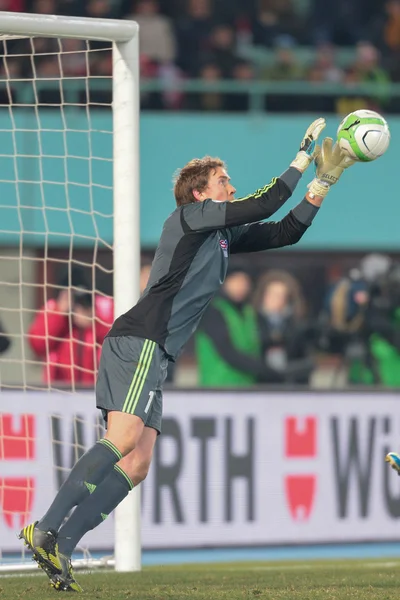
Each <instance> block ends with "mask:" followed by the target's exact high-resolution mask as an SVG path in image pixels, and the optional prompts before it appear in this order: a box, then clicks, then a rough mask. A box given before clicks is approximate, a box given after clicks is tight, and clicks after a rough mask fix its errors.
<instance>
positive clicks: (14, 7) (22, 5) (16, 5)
mask: <svg viewBox="0 0 400 600" xmlns="http://www.w3.org/2000/svg"><path fill="white" fill-rule="evenodd" d="M0 10H6V11H8V12H26V2H25V0H0Z"/></svg>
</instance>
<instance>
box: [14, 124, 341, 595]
mask: <svg viewBox="0 0 400 600" xmlns="http://www.w3.org/2000/svg"><path fill="white" fill-rule="evenodd" d="M324 127H325V120H324V119H322V118H321V119H317V120H316V121H314V122H313V123H312V124H311V125H310V127H309V128H308V129H307V131H306V134H305V136H304V138H303V140H302V142H301V145H300V150H299V152H298V153H297V155H296V157H295V159H294V160H293V162H292V163H291V165H290V167H289V168H288V169H287V170H286V171H285V172H284V173H283V174H282V175H281V176H280V177H277V178H274V179H272V181H271V182H270V183H269V184H268V185H266V186H265V187H263V188H261V189H259V190H257V191H256V192H255V193H254V194H251V195H250V196H246V197H245V198H241V199H238V200H235V192H236V190H235V188H234V187H233V185H232V183H231V181H230V178H229V176H228V173H227V170H226V165H225V164H224V163H223V162H222V161H221V160H220V159H218V158H211V157H209V156H206V157H204V158H202V159H193V160H191V161H190V162H189V163H188V164H187V165H185V166H184V167H183V169H182V170H181V171H180V172H179V173H178V175H177V177H176V180H175V187H174V194H175V199H176V204H177V208H176V210H175V211H174V212H173V213H172V214H171V215H170V216H169V217H168V219H167V220H166V221H165V224H164V228H163V232H162V235H161V239H160V242H159V245H158V248H157V251H156V254H155V257H154V261H153V265H152V269H151V273H150V278H149V282H148V285H147V287H146V289H145V290H144V292H143V294H142V295H141V297H140V299H139V301H138V303H137V304H136V306H134V307H133V308H131V309H130V310H129V311H128V312H127V313H126V314H124V315H122V316H120V317H118V318H117V320H116V321H115V322H114V325H113V326H112V328H111V330H110V332H109V333H108V335H107V337H106V338H105V340H104V343H103V347H102V355H101V361H100V367H99V373H98V378H97V385H96V404H97V407H98V408H99V409H100V410H101V411H102V413H103V416H104V419H105V421H106V423H107V432H106V435H105V437H104V439H102V440H100V441H98V442H97V443H96V444H95V445H94V446H92V448H90V449H89V450H88V451H87V452H86V454H84V455H83V456H82V457H81V458H80V459H79V461H78V462H77V463H76V464H75V466H74V467H73V469H72V470H71V472H70V474H69V477H68V479H67V480H66V481H65V483H64V484H63V485H62V487H61V488H60V490H59V492H58V494H57V495H56V497H55V499H54V501H53V503H52V504H51V506H50V508H49V509H48V511H47V513H46V514H45V515H44V516H43V517H42V518H41V519H40V521H36V522H35V523H32V524H31V525H28V526H26V527H24V529H23V530H22V531H21V533H20V537H21V538H22V539H23V540H24V541H25V543H26V544H27V545H28V547H29V548H30V549H31V550H32V552H33V556H34V559H35V560H36V561H37V562H38V564H39V565H40V566H41V567H42V568H43V570H44V571H45V572H46V574H47V575H48V576H49V578H50V580H51V582H52V585H53V586H54V587H55V588H56V589H59V590H66V591H67V590H75V591H81V588H80V586H79V584H78V583H77V582H76V580H75V578H74V574H73V571H72V567H71V561H70V558H71V555H72V552H73V550H74V548H75V546H76V544H77V543H78V541H79V540H80V539H81V537H82V536H83V535H84V534H85V533H86V532H87V531H89V530H91V529H93V528H94V527H96V526H97V525H99V524H100V523H101V522H102V521H103V519H104V518H106V516H107V515H109V514H110V513H111V512H112V511H113V510H114V508H115V507H116V506H117V505H118V504H119V503H120V502H121V501H122V500H123V499H124V498H125V496H126V495H127V494H128V493H129V491H130V490H131V489H132V488H133V487H134V486H136V485H138V484H139V483H140V482H141V481H143V479H144V478H145V477H146V475H147V471H148V469H149V466H150V462H151V459H152V454H153V448H154V444H155V442H156V439H157V434H158V433H160V432H161V417H162V386H163V382H164V380H165V377H166V374H167V366H168V361H174V359H175V358H176V357H177V355H178V354H179V353H180V351H181V349H182V347H183V346H184V344H185V343H186V341H187V340H188V338H189V337H190V336H191V334H192V333H193V332H194V330H195V329H196V327H197V326H198V324H199V321H200V319H201V316H202V314H203V313H204V311H205V309H206V308H207V306H208V304H209V302H210V300H211V299H212V297H213V296H214V294H215V293H216V292H217V290H218V288H219V287H220V285H221V283H222V282H223V281H224V278H225V276H226V272H227V268H228V262H229V255H230V254H237V253H240V252H258V251H261V250H268V249H270V248H281V247H283V246H288V245H290V244H295V243H296V242H298V241H299V240H300V239H301V237H302V236H303V234H304V233H305V231H306V230H307V228H308V227H309V226H310V225H311V223H312V221H313V219H314V217H315V216H316V214H317V212H318V209H319V207H320V206H321V204H322V201H323V199H324V197H325V196H326V195H327V194H328V192H329V190H330V188H331V186H332V185H334V184H336V183H337V181H338V179H339V177H340V176H341V175H342V173H343V171H344V170H345V169H346V168H347V167H348V166H350V165H351V164H352V161H351V160H350V159H348V158H346V157H345V156H344V155H343V154H342V152H341V150H340V149H339V147H338V146H337V145H335V146H334V147H332V140H331V139H330V138H327V139H325V140H324V142H323V144H322V151H321V150H320V148H319V147H318V146H316V141H317V139H318V136H319V135H320V133H321V131H322V130H323V128H324ZM314 159H315V161H316V177H315V178H314V179H313V180H312V181H311V183H310V184H309V186H308V188H309V189H308V192H307V193H306V195H305V197H304V198H303V200H302V201H301V202H300V203H299V204H298V205H297V206H296V207H295V208H294V209H293V210H291V211H290V212H289V213H288V214H287V215H286V216H285V217H284V218H283V219H282V220H281V221H278V222H266V223H263V222H262V221H263V220H264V219H267V218H268V217H270V216H271V215H273V214H274V213H275V212H276V211H277V210H278V209H279V208H280V207H281V206H282V205H283V204H284V203H285V202H286V201H287V200H288V198H290V196H291V195H292V193H293V191H294V189H295V187H296V185H297V183H298V182H299V180H300V178H301V176H302V174H303V173H304V171H305V170H306V169H307V168H308V167H309V166H310V164H311V163H312V162H313V160H314ZM74 507H76V508H75V510H74V512H73V513H72V514H71V516H70V517H69V518H68V519H67V520H66V521H65V522H64V520H65V518H66V516H67V515H68V514H69V512H70V511H71V509H72V508H74Z"/></svg>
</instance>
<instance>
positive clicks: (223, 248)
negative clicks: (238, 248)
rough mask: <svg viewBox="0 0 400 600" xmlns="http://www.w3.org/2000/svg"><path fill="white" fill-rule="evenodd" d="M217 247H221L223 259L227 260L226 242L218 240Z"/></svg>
mask: <svg viewBox="0 0 400 600" xmlns="http://www.w3.org/2000/svg"><path fill="white" fill-rule="evenodd" d="M219 245H220V246H221V249H222V252H223V253H224V256H225V258H228V240H219Z"/></svg>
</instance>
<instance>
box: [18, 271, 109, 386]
mask: <svg viewBox="0 0 400 600" xmlns="http://www.w3.org/2000/svg"><path fill="white" fill-rule="evenodd" d="M68 282H70V284H71V285H70V286H69V287H65V284H66V283H68ZM61 285H62V287H63V288H64V289H61V291H60V292H59V294H58V296H57V298H55V299H51V300H48V301H47V302H46V304H45V305H44V306H43V307H42V308H41V309H40V311H39V312H38V313H37V315H36V317H35V319H34V321H33V323H32V324H31V326H30V328H29V333H28V340H29V344H30V346H31V348H32V350H33V351H34V352H35V353H36V354H37V355H38V356H39V357H40V358H42V359H43V360H44V361H45V364H44V369H43V374H44V380H45V381H46V382H51V383H56V382H57V383H64V384H66V385H94V383H95V381H96V371H97V366H98V361H99V359H100V351H101V344H102V342H103V339H104V336H105V335H106V333H107V332H108V330H109V329H110V326H111V324H112V322H113V301H112V300H111V298H107V297H104V296H100V295H97V294H95V293H93V292H92V291H91V290H90V289H89V286H88V285H87V283H86V279H85V277H84V274H83V271H82V270H81V269H79V268H74V269H73V271H72V274H71V278H69V277H66V278H64V279H63V280H62V281H61Z"/></svg>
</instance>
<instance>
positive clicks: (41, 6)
mask: <svg viewBox="0 0 400 600" xmlns="http://www.w3.org/2000/svg"><path fill="white" fill-rule="evenodd" d="M57 11H58V2H57V0H33V2H32V9H31V12H33V13H37V14H40V15H56V14H57Z"/></svg>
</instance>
